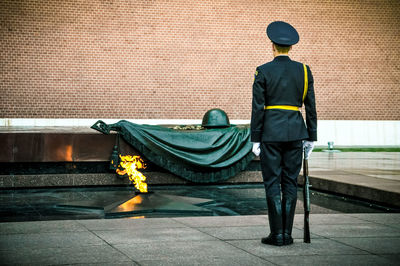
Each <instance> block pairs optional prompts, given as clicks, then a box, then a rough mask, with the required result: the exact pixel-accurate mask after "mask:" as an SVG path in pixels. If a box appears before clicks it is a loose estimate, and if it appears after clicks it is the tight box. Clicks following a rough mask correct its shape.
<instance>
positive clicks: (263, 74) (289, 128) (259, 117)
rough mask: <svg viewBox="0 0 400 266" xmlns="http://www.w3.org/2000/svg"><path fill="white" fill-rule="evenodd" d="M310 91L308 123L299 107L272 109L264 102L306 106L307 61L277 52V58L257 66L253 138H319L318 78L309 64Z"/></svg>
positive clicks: (254, 139) (254, 86)
mask: <svg viewBox="0 0 400 266" xmlns="http://www.w3.org/2000/svg"><path fill="white" fill-rule="evenodd" d="M307 73H308V91H307V95H306V97H305V99H304V106H305V111H306V124H307V126H306V125H305V123H304V120H303V117H302V115H301V113H300V112H299V111H293V110H282V109H268V110H265V109H264V106H270V105H290V106H298V107H301V106H302V101H303V91H304V67H303V64H301V63H299V62H296V61H292V60H291V59H290V58H289V57H288V56H277V57H275V58H274V60H273V61H271V62H269V63H266V64H264V65H261V66H259V67H257V70H256V74H255V76H254V84H253V101H252V114H251V141H252V142H261V141H262V142H287V141H295V140H310V141H316V140H317V113H316V109H315V96H314V80H313V77H312V74H311V70H310V68H309V67H308V66H307Z"/></svg>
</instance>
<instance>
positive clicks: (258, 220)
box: [173, 215, 268, 227]
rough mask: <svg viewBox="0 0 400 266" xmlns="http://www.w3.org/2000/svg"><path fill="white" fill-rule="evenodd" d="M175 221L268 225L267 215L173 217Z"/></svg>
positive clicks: (190, 223) (220, 224) (198, 224)
mask: <svg viewBox="0 0 400 266" xmlns="http://www.w3.org/2000/svg"><path fill="white" fill-rule="evenodd" d="M173 219H174V220H175V221H177V222H180V223H182V224H185V225H187V226H190V227H209V226H210V225H211V224H212V225H213V226H214V227H215V226H243V225H264V226H268V216H267V215H240V216H222V217H221V216H207V217H182V218H173Z"/></svg>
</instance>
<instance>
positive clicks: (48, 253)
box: [0, 244, 136, 265]
mask: <svg viewBox="0 0 400 266" xmlns="http://www.w3.org/2000/svg"><path fill="white" fill-rule="evenodd" d="M28 247H29V248H28ZM0 259H1V264H2V265H61V264H76V263H81V264H87V263H95V264H97V265H105V264H109V265H113V264H114V263H119V262H129V263H130V264H128V265H136V264H134V263H133V262H132V260H131V259H129V258H128V257H127V256H125V255H124V254H123V253H121V252H120V251H118V250H117V249H115V248H113V247H111V246H109V245H106V244H101V245H96V246H91V245H84V246H82V245H81V246H79V245H76V246H71V247H59V248H35V246H28V245H27V246H25V247H20V248H18V249H15V250H12V251H10V250H7V251H5V250H2V251H0ZM132 263H133V264H132Z"/></svg>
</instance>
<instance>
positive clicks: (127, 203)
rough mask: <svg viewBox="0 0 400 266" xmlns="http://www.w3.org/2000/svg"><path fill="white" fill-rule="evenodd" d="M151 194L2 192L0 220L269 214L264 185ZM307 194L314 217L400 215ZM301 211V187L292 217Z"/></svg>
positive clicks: (162, 189) (126, 190) (164, 189)
mask: <svg viewBox="0 0 400 266" xmlns="http://www.w3.org/2000/svg"><path fill="white" fill-rule="evenodd" d="M150 191H151V193H149V194H137V193H135V191H134V190H133V188H132V187H97V188H58V189H57V188H51V189H22V190H3V191H0V199H1V201H0V222H11V221H41V220H65V219H68V220H76V219H102V218H121V217H185V216H235V215H264V214H267V208H266V202H265V192H264V188H263V185H262V184H245V185H212V186H199V185H196V186H187V185H186V186H151V187H150ZM311 192H312V193H311V212H312V213H314V214H330V213H383V212H400V210H398V209H393V208H388V207H383V206H379V205H374V204H372V203H369V202H365V201H359V200H355V199H351V198H346V197H342V196H336V195H332V194H326V193H322V192H318V191H311ZM302 212H303V202H302V191H301V189H300V188H299V191H298V204H297V209H296V213H302Z"/></svg>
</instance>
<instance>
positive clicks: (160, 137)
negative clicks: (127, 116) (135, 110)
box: [92, 120, 254, 183]
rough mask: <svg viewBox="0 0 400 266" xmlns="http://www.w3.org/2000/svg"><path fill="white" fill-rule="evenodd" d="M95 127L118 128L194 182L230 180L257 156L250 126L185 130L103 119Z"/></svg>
mask: <svg viewBox="0 0 400 266" xmlns="http://www.w3.org/2000/svg"><path fill="white" fill-rule="evenodd" d="M92 128H93V129H96V130H98V131H100V132H102V133H104V134H109V133H110V131H117V132H118V133H119V134H120V136H122V138H123V139H124V140H125V141H126V142H128V143H129V144H130V145H132V146H133V147H134V148H135V149H137V150H138V151H139V152H140V153H141V154H142V155H143V156H144V157H146V158H147V159H148V160H150V161H151V162H152V163H154V164H156V165H158V166H160V167H162V168H164V169H166V170H168V171H170V172H171V173H173V174H176V175H178V176H180V177H182V178H184V179H186V180H189V181H192V182H198V183H212V182H218V181H223V180H227V179H229V178H231V177H233V176H235V175H236V174H237V173H238V172H240V171H243V170H245V169H246V167H247V165H248V164H249V163H250V161H251V160H252V159H253V158H254V155H253V154H252V152H251V149H252V143H251V142H250V129H249V127H248V126H246V127H238V126H231V127H227V128H214V129H205V130H190V131H182V130H175V129H171V128H167V127H163V126H155V125H139V124H134V123H131V122H129V121H125V120H121V121H119V122H118V123H115V124H109V125H108V124H106V123H104V122H103V121H101V120H99V121H97V122H96V123H95V124H94V125H93V126H92Z"/></svg>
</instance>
